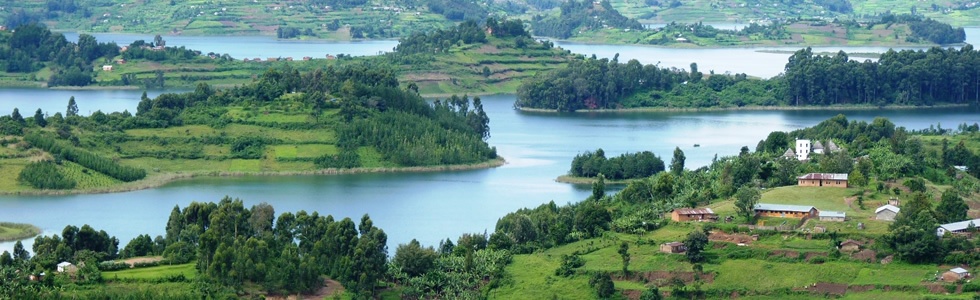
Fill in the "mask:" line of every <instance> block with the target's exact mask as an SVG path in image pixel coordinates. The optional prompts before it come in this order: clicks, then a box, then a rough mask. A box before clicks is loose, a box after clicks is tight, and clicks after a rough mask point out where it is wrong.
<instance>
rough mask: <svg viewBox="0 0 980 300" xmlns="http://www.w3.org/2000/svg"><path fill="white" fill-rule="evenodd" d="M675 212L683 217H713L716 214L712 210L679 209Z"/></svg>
mask: <svg viewBox="0 0 980 300" xmlns="http://www.w3.org/2000/svg"><path fill="white" fill-rule="evenodd" d="M674 212H676V213H677V214H681V215H713V214H715V212H714V211H713V210H711V209H710V208H678V209H675V210H674Z"/></svg>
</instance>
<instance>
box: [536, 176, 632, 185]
mask: <svg viewBox="0 0 980 300" xmlns="http://www.w3.org/2000/svg"><path fill="white" fill-rule="evenodd" d="M638 180H642V178H637V179H623V180H610V179H606V181H605V183H606V184H607V185H627V184H630V183H631V182H634V181H638ZM555 182H561V183H568V184H593V183H595V178H593V177H580V176H572V175H561V176H558V178H555Z"/></svg>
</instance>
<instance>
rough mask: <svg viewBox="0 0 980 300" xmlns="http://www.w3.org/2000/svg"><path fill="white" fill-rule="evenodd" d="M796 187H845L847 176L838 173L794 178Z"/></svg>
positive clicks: (813, 174) (814, 174)
mask: <svg viewBox="0 0 980 300" xmlns="http://www.w3.org/2000/svg"><path fill="white" fill-rule="evenodd" d="M796 183H797V184H796V185H798V186H821V187H838V188H846V187H847V174H839V173H810V174H806V175H803V176H800V177H796Z"/></svg>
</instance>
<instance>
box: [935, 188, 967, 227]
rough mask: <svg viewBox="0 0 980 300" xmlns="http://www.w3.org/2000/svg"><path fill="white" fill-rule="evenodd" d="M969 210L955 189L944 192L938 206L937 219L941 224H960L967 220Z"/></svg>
mask: <svg viewBox="0 0 980 300" xmlns="http://www.w3.org/2000/svg"><path fill="white" fill-rule="evenodd" d="M969 209H970V207H969V206H967V205H966V202H964V201H963V198H960V196H959V193H957V192H956V191H955V190H954V189H948V190H946V191H945V192H943V196H942V200H940V201H939V206H936V217H937V219H938V221H939V223H952V222H959V221H963V220H966V219H967V215H966V211H967V210H969Z"/></svg>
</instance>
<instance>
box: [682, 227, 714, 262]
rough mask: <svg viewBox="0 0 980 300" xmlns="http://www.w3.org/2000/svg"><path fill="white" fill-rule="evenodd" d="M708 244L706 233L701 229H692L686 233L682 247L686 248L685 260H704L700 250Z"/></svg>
mask: <svg viewBox="0 0 980 300" xmlns="http://www.w3.org/2000/svg"><path fill="white" fill-rule="evenodd" d="M707 245H708V235H707V234H705V233H704V231H702V230H694V231H691V233H688V234H687V239H685V240H684V247H685V248H687V252H686V255H687V260H688V261H689V262H691V263H699V262H702V261H704V255H703V254H702V252H703V251H704V248H705V247H706V246H707Z"/></svg>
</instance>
